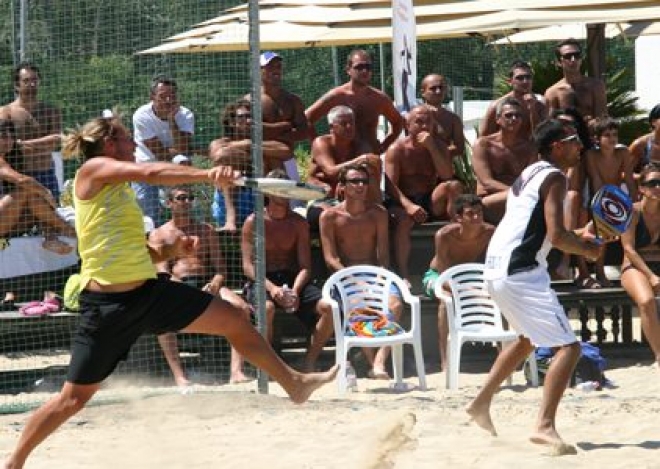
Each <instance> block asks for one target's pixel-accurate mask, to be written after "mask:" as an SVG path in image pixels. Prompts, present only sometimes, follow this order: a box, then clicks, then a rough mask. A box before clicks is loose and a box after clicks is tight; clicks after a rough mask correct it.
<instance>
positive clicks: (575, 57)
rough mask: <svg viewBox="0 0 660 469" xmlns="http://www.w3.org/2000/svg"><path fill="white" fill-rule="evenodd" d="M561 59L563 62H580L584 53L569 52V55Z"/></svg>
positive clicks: (563, 55) (564, 55) (562, 56)
mask: <svg viewBox="0 0 660 469" xmlns="http://www.w3.org/2000/svg"><path fill="white" fill-rule="evenodd" d="M561 58H562V59H563V60H580V59H581V58H582V52H569V53H568V54H562V55H561Z"/></svg>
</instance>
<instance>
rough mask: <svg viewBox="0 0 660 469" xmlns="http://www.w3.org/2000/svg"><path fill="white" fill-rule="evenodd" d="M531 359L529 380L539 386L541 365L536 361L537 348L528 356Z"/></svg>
mask: <svg viewBox="0 0 660 469" xmlns="http://www.w3.org/2000/svg"><path fill="white" fill-rule="evenodd" d="M527 360H528V361H529V380H530V383H531V385H532V386H534V387H535V388H538V387H539V367H538V365H537V363H536V350H532V353H530V354H529V357H528V358H527Z"/></svg>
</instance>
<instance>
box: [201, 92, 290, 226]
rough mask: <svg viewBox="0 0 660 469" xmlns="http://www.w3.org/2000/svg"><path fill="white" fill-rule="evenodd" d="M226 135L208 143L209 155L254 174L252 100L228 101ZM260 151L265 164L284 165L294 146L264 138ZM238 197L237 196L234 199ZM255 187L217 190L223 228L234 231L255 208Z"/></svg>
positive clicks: (224, 123)
mask: <svg viewBox="0 0 660 469" xmlns="http://www.w3.org/2000/svg"><path fill="white" fill-rule="evenodd" d="M220 125H221V126H222V131H223V137H221V138H217V139H215V140H213V141H212V142H211V143H210V144H209V159H210V160H211V161H212V162H213V164H214V165H215V166H219V165H224V166H231V167H232V168H234V169H236V170H238V171H241V172H242V173H244V174H245V175H248V176H250V175H252V153H251V151H252V140H250V136H251V135H250V132H251V129H252V104H251V103H250V101H248V100H246V99H239V100H238V101H235V102H233V103H230V104H228V105H227V106H226V107H225V108H224V109H223V111H222V113H221V116H220ZM261 152H262V157H263V161H264V167H265V168H271V167H281V166H282V165H283V164H284V161H286V160H287V159H289V158H290V157H291V148H290V147H289V146H288V145H287V144H285V143H282V142H278V141H277V140H263V141H262V142H261ZM234 199H236V200H234ZM252 199H253V198H252V191H251V190H250V189H247V188H236V187H226V188H223V189H222V191H220V190H219V189H217V190H216V192H215V195H214V198H213V207H212V210H213V218H214V219H215V220H216V222H217V223H218V224H219V225H222V227H221V228H220V230H221V231H228V232H234V231H236V229H237V227H238V225H239V224H240V223H243V221H244V220H245V218H247V216H248V215H249V214H250V213H252V212H253V211H254V203H253V200H252Z"/></svg>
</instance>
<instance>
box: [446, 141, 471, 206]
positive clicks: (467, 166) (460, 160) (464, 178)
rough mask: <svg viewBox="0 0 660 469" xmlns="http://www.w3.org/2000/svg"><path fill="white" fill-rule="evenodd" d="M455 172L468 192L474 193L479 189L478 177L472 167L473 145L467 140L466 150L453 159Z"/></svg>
mask: <svg viewBox="0 0 660 469" xmlns="http://www.w3.org/2000/svg"><path fill="white" fill-rule="evenodd" d="M452 162H453V164H454V174H455V175H456V177H457V178H458V179H459V180H460V181H461V182H462V183H463V185H464V186H465V188H466V192H469V193H472V194H474V193H475V191H476V189H477V177H476V176H475V175H474V168H473V167H472V146H470V145H469V144H468V142H465V152H464V153H463V154H462V155H457V156H455V157H454V159H453V161H452Z"/></svg>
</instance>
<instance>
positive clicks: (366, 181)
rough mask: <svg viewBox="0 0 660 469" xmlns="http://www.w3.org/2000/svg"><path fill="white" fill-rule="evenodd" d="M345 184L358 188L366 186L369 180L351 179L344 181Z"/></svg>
mask: <svg viewBox="0 0 660 469" xmlns="http://www.w3.org/2000/svg"><path fill="white" fill-rule="evenodd" d="M346 184H351V185H353V186H358V185H361V184H363V185H365V186H366V185H368V184H369V179H368V178H353V179H346Z"/></svg>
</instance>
